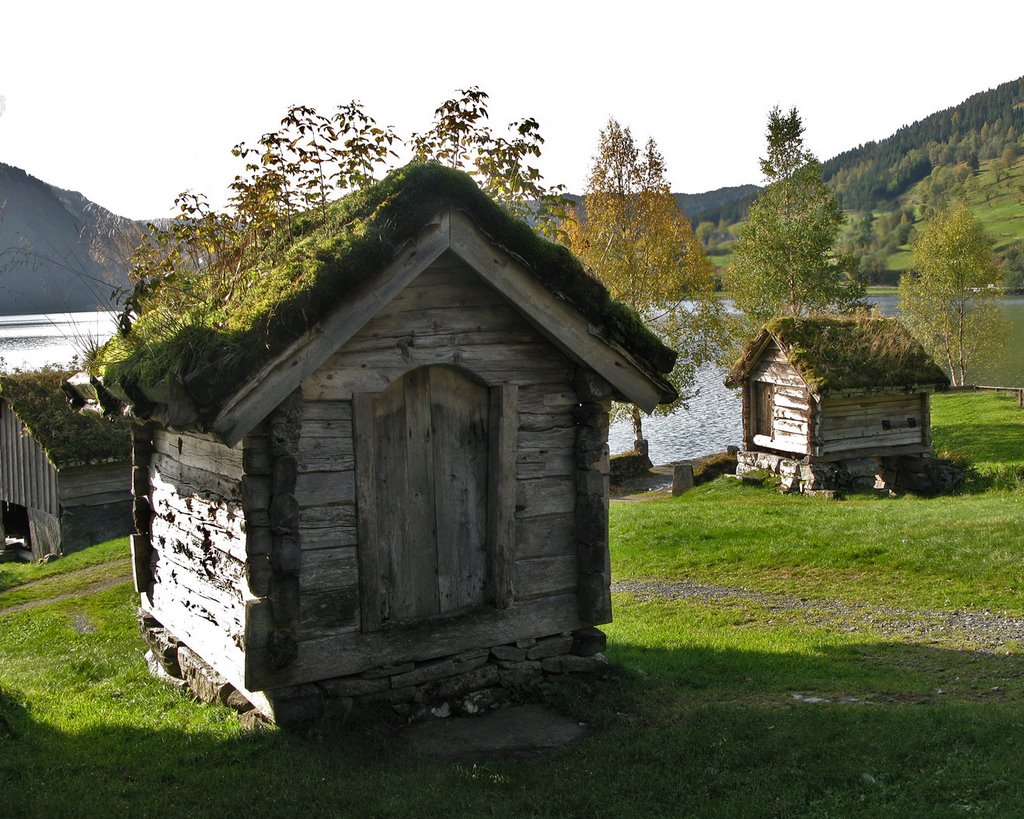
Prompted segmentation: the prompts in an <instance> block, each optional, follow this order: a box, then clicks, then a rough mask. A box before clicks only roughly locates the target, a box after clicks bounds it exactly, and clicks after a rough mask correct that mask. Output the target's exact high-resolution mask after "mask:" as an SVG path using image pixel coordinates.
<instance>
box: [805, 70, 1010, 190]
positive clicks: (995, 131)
mask: <svg viewBox="0 0 1024 819" xmlns="http://www.w3.org/2000/svg"><path fill="white" fill-rule="evenodd" d="M1022 135H1024V77H1022V78H1021V79H1018V80H1013V81H1012V82H1007V83H1003V84H1002V85H1000V86H998V87H997V88H993V89H991V90H989V91H983V92H981V93H978V94H974V95H973V96H971V97H969V98H968V99H966V100H964V101H963V102H962V103H960V104H959V105H956V106H954V107H952V108H947V109H945V110H944V111H938V112H937V113H934V114H932V115H931V116H929V117H925V118H924V119H922V120H920V121H919V122H915V123H914V124H913V125H907V126H904V127H903V128H900V130H898V131H897V132H896V133H895V134H893V135H892V136H890V137H889V138H888V139H883V140H882V141H881V142H868V143H866V144H865V145H860V146H858V147H856V148H852V149H850V150H849V151H844V152H843V153H841V154H839V155H838V156H836V157H833V158H832V159H830V160H828V161H827V162H825V163H824V165H823V168H822V171H823V174H824V177H825V180H826V181H828V182H830V184H831V185H832V187H833V188H834V189H835V190H836V191H837V192H838V193H839V195H840V196H841V197H842V200H843V206H844V207H846V208H847V209H849V210H891V209H892V208H893V207H894V206H895V205H896V204H898V201H897V200H898V197H899V196H900V195H902V194H904V193H906V192H907V191H908V190H909V189H910V187H911V186H912V185H914V184H915V183H917V182H920V181H921V180H922V179H925V178H926V177H928V176H929V175H931V174H932V172H933V171H934V169H936V168H939V167H952V168H955V167H956V166H958V165H959V166H963V167H965V168H969V169H971V170H974V171H977V170H978V168H979V165H980V163H981V162H982V161H984V160H987V159H1002V158H1003V157H1004V156H1005V157H1006V159H1007V160H1008V162H1009V163H1010V164H1012V163H1013V161H1014V160H1016V158H1017V155H1018V154H1019V153H1020V152H1021V148H1022V145H1021V142H1020V139H1021V137H1022Z"/></svg>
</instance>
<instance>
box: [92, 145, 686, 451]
mask: <svg viewBox="0 0 1024 819" xmlns="http://www.w3.org/2000/svg"><path fill="white" fill-rule="evenodd" d="M442 222H443V225H442ZM286 236H287V240H284V239H281V240H280V241H279V243H278V245H277V246H276V248H275V249H274V250H273V251H263V252H262V253H259V254H255V255H254V256H253V257H252V258H251V259H250V260H248V267H247V269H246V270H247V272H246V273H245V274H244V275H241V276H239V279H238V286H237V287H235V288H232V290H231V291H230V294H229V296H228V297H227V298H223V297H222V296H220V295H216V293H217V291H216V290H215V288H212V287H211V288H209V291H208V292H209V293H210V294H211V299H210V300H209V301H207V302H203V301H202V298H203V294H204V293H205V292H207V291H206V289H205V288H203V287H202V286H201V279H193V280H192V281H191V282H184V281H183V280H182V278H181V277H180V276H179V275H178V274H177V273H176V272H175V273H172V274H171V275H170V276H169V277H167V278H166V279H164V280H163V281H162V282H160V283H158V284H157V285H156V286H155V287H154V288H153V291H152V292H151V293H150V294H148V295H146V296H145V297H144V298H143V299H142V305H141V307H142V309H141V310H140V315H139V317H138V319H137V320H136V321H135V322H134V325H133V326H132V327H131V329H130V331H129V332H127V333H126V334H124V335H122V336H118V337H115V338H114V339H113V340H112V341H111V342H110V343H108V345H107V346H106V347H105V348H104V350H103V351H102V360H103V362H104V364H103V375H104V380H105V382H106V383H107V384H108V386H111V387H113V388H114V389H115V390H117V391H119V392H120V393H122V394H124V395H125V396H127V397H128V398H129V400H130V401H131V403H132V404H133V405H134V409H135V411H136V413H137V414H139V415H143V416H145V415H146V414H147V411H148V410H149V409H151V408H152V407H153V405H154V404H171V403H173V402H175V401H177V403H178V404H179V405H181V404H186V405H188V406H189V407H190V408H191V409H190V410H189V411H188V413H187V414H188V415H191V416H194V418H196V419H198V425H199V426H201V427H205V428H210V429H212V430H213V431H214V432H216V433H217V434H218V435H220V437H222V438H223V439H224V440H226V441H237V440H240V436H241V435H244V434H245V433H246V431H247V430H248V429H250V428H251V426H252V424H253V423H254V422H255V421H257V420H258V417H257V416H258V415H259V411H262V410H267V411H269V409H271V408H272V402H273V400H277V399H282V398H283V397H284V395H286V394H287V393H284V392H283V390H284V389H285V388H289V389H294V388H295V386H297V385H298V383H299V382H300V381H301V375H302V374H308V373H309V372H310V371H311V368H312V367H315V366H316V364H317V362H320V361H322V360H323V358H324V357H325V355H326V353H327V352H328V351H333V349H336V348H337V345H338V343H343V342H344V340H345V338H346V335H345V334H346V333H348V336H347V337H351V332H353V330H352V328H353V326H354V323H353V322H357V321H359V320H365V318H367V317H368V316H369V315H372V312H373V311H375V310H376V309H379V307H380V306H381V305H382V304H383V303H385V301H386V298H390V297H391V296H393V292H392V291H393V290H395V288H396V287H398V288H399V289H400V286H404V284H403V282H404V283H407V282H408V281H411V278H412V277H414V276H415V275H417V273H418V272H419V271H420V270H422V269H424V268H425V267H426V265H427V264H429V263H430V261H431V260H432V259H436V258H437V257H438V256H440V255H441V253H444V252H453V253H455V254H456V255H459V256H462V257H463V258H466V259H467V260H470V263H471V266H473V267H475V268H476V269H477V270H478V272H482V271H483V270H484V269H488V270H496V271H503V272H501V273H499V274H495V276H494V277H492V278H491V279H489V282H490V284H492V285H493V286H495V287H496V288H497V289H499V291H502V292H503V293H504V294H505V296H506V297H507V298H509V300H510V301H512V302H514V303H516V304H517V306H519V307H520V308H522V309H523V311H524V313H525V314H526V315H527V317H528V318H530V319H531V321H533V322H534V323H535V324H536V325H537V326H538V328H539V329H541V330H542V332H545V333H547V334H549V335H550V336H551V337H552V339H553V340H554V341H556V343H560V344H561V345H562V347H563V348H569V349H570V350H571V352H573V353H575V354H577V356H578V357H579V358H581V360H586V361H587V362H588V363H590V364H592V363H593V361H592V359H594V358H595V357H596V358H601V359H604V358H607V361H606V362H605V364H606V366H605V367H604V372H602V375H605V377H606V378H608V380H609V381H610V382H611V383H612V384H613V386H615V387H616V388H617V389H618V391H619V394H620V396H622V397H624V398H627V399H629V400H633V401H635V402H636V403H639V404H641V405H642V406H644V405H646V407H647V408H648V409H649V408H651V407H653V405H654V404H656V403H659V402H663V401H670V400H672V399H674V397H675V391H674V390H673V388H672V387H671V385H670V384H669V383H668V382H667V380H666V379H665V377H664V376H665V374H666V373H668V372H670V371H671V368H672V365H673V363H674V361H675V357H676V354H675V352H674V351H673V350H671V349H670V348H668V347H666V346H665V345H663V344H662V343H661V341H660V340H659V338H658V337H657V335H655V334H654V333H653V332H652V331H651V330H649V329H648V328H647V327H646V326H645V325H644V324H643V322H642V320H641V319H640V317H639V316H638V315H637V314H636V313H635V312H634V311H632V310H631V309H630V308H628V307H626V306H625V305H623V304H622V303H620V302H617V301H615V300H614V299H612V298H611V297H610V295H609V294H608V291H607V289H606V288H605V287H604V286H603V285H602V284H601V283H600V282H599V281H598V280H597V279H596V278H595V277H594V276H593V275H591V274H590V273H588V272H587V271H586V270H585V269H584V268H583V266H582V265H581V263H580V262H579V260H578V259H576V257H575V256H573V255H572V254H571V253H570V252H569V251H568V250H567V249H566V248H564V247H562V246H561V245H557V244H553V243H551V242H548V241H546V240H545V239H543V238H542V237H540V236H538V235H537V233H536V232H535V231H534V230H533V229H532V228H531V227H530V226H529V225H528V224H526V223H525V222H522V221H520V220H518V219H516V218H514V217H512V216H511V215H509V214H508V213H507V212H506V211H505V210H504V209H503V208H502V207H501V206H500V205H498V204H497V203H495V202H494V201H493V200H491V199H490V198H489V197H488V196H487V195H486V194H484V193H483V192H482V191H481V190H480V189H479V188H478V187H477V185H476V183H475V182H474V181H473V179H472V178H471V177H470V176H468V175H467V174H465V173H463V172H461V171H457V170H452V169H449V168H445V167H442V166H440V165H437V164H434V163H426V164H423V163H413V164H410V165H407V166H405V167H403V168H400V169H398V170H396V171H393V172H392V173H391V174H389V175H388V176H387V177H386V178H385V179H383V180H382V181H380V182H378V183H376V184H374V185H372V186H369V187H367V188H365V189H363V190H360V191H357V192H355V193H352V194H350V195H349V196H346V197H345V198H343V199H341V200H339V201H338V202H335V203H333V204H331V205H330V206H329V207H328V209H327V211H326V212H325V213H324V214H320V213H319V212H307V213H304V214H300V215H299V216H297V217H295V218H294V219H293V220H292V222H291V224H290V226H289V228H288V232H287V234H286ZM425 237H426V238H425ZM480 240H482V241H480ZM510 271H511V272H510ZM506 274H508V275H506ZM194 275H195V274H193V276H194ZM403 277H404V278H403ZM485 278H486V277H485ZM197 281H198V282H199V285H200V286H196V282H197ZM186 284H187V285H188V286H190V287H192V289H193V291H194V292H193V296H194V298H195V299H197V302H196V307H195V309H192V310H190V311H187V313H183V311H182V310H181V309H180V306H179V304H178V303H176V302H175V301H174V298H175V297H179V296H180V293H181V290H182V287H183V286H184V285H186ZM537 285H539V286H540V288H541V289H542V290H543V291H544V293H545V294H546V296H545V299H544V300H545V301H546V304H545V305H542V307H541V309H539V310H536V311H534V313H532V314H531V312H530V310H531V309H532V308H534V307H536V306H537V298H536V293H535V292H534V291H536V290H537V289H538V288H537ZM388 294H390V295H388ZM214 295H216V298H218V299H220V301H217V302H216V303H214V302H213V300H212V298H213V297H214ZM567 310H568V311H571V313H572V316H571V318H572V319H573V320H574V321H575V320H578V321H579V322H580V323H581V326H580V327H575V328H574V327H570V326H569V324H570V323H571V322H569V321H568V319H569V318H570V316H569V314H568V313H567V312H566V311H567ZM356 329H358V328H356ZM328 337H329V338H328ZM325 338H326V339H327V340H324V339H325ZM332 345H333V346H332ZM606 353H607V356H605V354H606ZM597 369H598V371H599V372H600V371H601V367H598V368H597ZM286 371H288V372H286ZM630 379H632V381H631V380H630ZM265 382H266V383H271V382H273V383H275V384H278V385H279V387H278V388H274V389H271V390H270V391H269V392H268V394H267V396H266V397H263V398H256V397H253V396H254V394H257V393H260V392H261V391H264V390H263V385H264V383H265ZM641 382H643V384H642V388H641V389H639V391H638V390H637V389H636V388H634V387H633V386H631V385H635V384H638V383H641ZM246 403H248V404H250V405H253V404H258V405H259V407H253V406H249V407H248V408H245V407H244V406H243V407H242V408H241V409H240V405H245V404H246Z"/></svg>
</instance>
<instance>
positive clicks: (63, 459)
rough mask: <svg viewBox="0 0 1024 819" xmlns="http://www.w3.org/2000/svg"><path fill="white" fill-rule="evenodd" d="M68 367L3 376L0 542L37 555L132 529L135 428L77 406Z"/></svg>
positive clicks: (63, 550)
mask: <svg viewBox="0 0 1024 819" xmlns="http://www.w3.org/2000/svg"><path fill="white" fill-rule="evenodd" d="M69 376H71V373H70V372H63V371H61V370H59V369H54V368H49V369H43V370H38V371H31V372H17V373H12V374H7V375H3V376H0V502H2V507H3V516H2V518H0V543H2V542H3V540H6V539H7V538H8V537H9V538H11V539H12V541H13V540H14V539H18V540H19V541H20V542H23V543H24V544H25V547H26V548H27V549H28V550H29V551H31V554H32V557H33V558H35V559H40V558H44V557H46V556H47V555H51V554H56V555H59V554H65V553H67V552H73V551H76V550H78V549H83V548H85V547H86V546H92V545H94V544H96V543H102V542H103V541H105V540H110V539H111V538H114V537H123V536H125V535H127V534H128V533H129V531H130V530H131V489H130V487H131V433H130V431H129V425H128V423H127V421H126V420H125V419H114V420H111V419H107V418H103V417H101V416H100V415H98V414H95V413H93V414H82V413H79V412H77V411H76V410H75V409H74V408H73V407H72V405H71V403H70V402H69V397H68V396H67V395H66V394H65V390H64V387H63V385H64V383H65V379H67V378H68V377H69Z"/></svg>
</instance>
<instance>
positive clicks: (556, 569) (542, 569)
mask: <svg viewBox="0 0 1024 819" xmlns="http://www.w3.org/2000/svg"><path fill="white" fill-rule="evenodd" d="M574 545H575V544H574ZM514 576H515V588H516V599H517V600H531V599H533V598H536V597H550V596H553V595H558V594H567V593H570V592H573V591H575V589H576V583H577V580H578V571H577V565H576V555H575V554H572V555H560V556H556V557H538V558H533V559H529V560H517V561H516V562H515V569H514Z"/></svg>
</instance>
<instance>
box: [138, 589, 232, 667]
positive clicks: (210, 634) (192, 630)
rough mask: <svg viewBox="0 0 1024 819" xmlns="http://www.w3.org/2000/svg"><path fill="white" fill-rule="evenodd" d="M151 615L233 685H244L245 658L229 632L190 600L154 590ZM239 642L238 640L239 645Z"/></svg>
mask: <svg viewBox="0 0 1024 819" xmlns="http://www.w3.org/2000/svg"><path fill="white" fill-rule="evenodd" d="M148 608H149V610H150V612H151V613H152V615H153V616H154V617H155V618H156V619H157V620H159V621H160V623H161V625H163V626H164V627H165V628H167V630H168V631H170V632H171V633H172V634H174V635H175V636H177V637H178V638H179V639H181V640H182V641H183V642H184V643H185V644H186V645H188V646H189V647H190V648H191V649H192V650H193V651H195V652H196V653H197V654H199V655H201V656H202V657H203V659H205V660H206V661H207V662H208V663H209V664H210V665H212V666H213V667H214V668H215V669H216V670H217V671H219V672H220V673H221V674H223V675H224V676H225V677H226V678H227V679H228V680H230V681H231V682H232V683H234V684H235V685H236V686H242V685H244V682H245V656H244V654H243V652H242V650H241V648H240V647H239V645H238V644H237V643H236V642H235V641H234V640H233V639H232V637H231V635H230V633H229V630H228V629H227V628H225V627H224V625H223V624H221V623H218V622H217V621H216V620H215V619H210V618H209V615H208V613H207V612H205V611H204V610H203V609H202V608H201V607H197V606H196V605H195V604H194V603H192V601H189V600H186V599H182V597H181V595H175V594H167V593H164V590H162V589H157V588H154V590H153V596H152V599H151V600H150V605H149V606H148ZM241 642H242V641H241V640H239V643H241Z"/></svg>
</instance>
